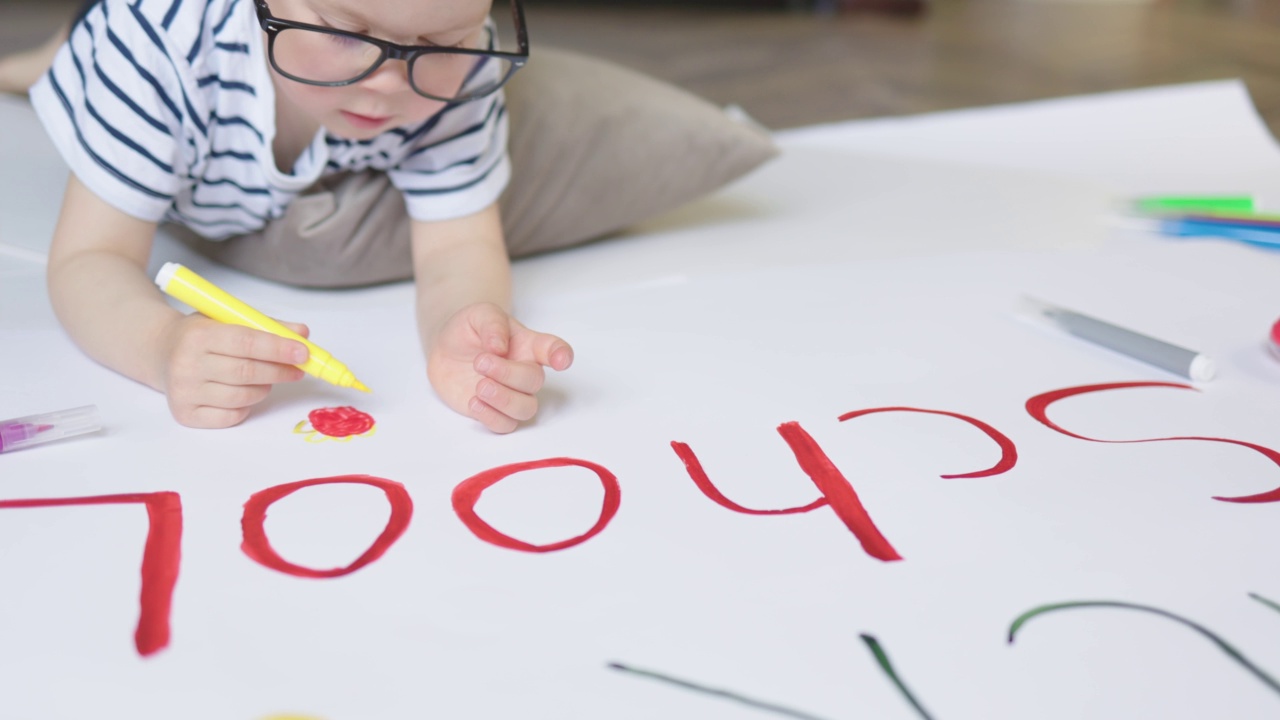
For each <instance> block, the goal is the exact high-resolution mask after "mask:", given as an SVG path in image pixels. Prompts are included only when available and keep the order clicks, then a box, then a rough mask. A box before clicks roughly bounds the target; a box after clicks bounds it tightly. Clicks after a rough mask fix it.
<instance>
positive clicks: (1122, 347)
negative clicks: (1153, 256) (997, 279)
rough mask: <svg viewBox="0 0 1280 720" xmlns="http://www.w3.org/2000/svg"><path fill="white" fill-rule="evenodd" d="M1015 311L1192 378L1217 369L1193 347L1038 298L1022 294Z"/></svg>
mask: <svg viewBox="0 0 1280 720" xmlns="http://www.w3.org/2000/svg"><path fill="white" fill-rule="evenodd" d="M1018 312H1019V314H1020V315H1022V316H1023V317H1026V318H1028V319H1030V320H1034V321H1037V322H1039V323H1041V324H1047V325H1049V326H1051V327H1055V328H1057V329H1059V330H1065V331H1066V332H1068V333H1070V334H1072V335H1075V336H1076V337H1078V338H1081V339H1084V340H1088V341H1089V342H1091V343H1094V344H1096V345H1101V346H1102V347H1105V348H1107V349H1108V350H1113V351H1115V352H1118V353H1120V354H1122V355H1127V356H1128V357H1131V358H1133V359H1134V360H1140V361H1142V362H1145V363H1147V364H1148V365H1154V366H1155V367H1158V368H1160V369H1161V370H1167V371H1168V372H1171V373H1173V374H1175V375H1179V376H1181V377H1184V378H1187V379H1189V380H1193V381H1195V382H1208V381H1209V380H1212V379H1213V376H1214V375H1215V374H1216V372H1217V369H1216V368H1215V367H1214V364H1213V360H1211V359H1210V358H1209V357H1208V356H1206V355H1202V354H1200V353H1198V352H1196V351H1195V350H1188V349H1187V348H1184V347H1179V346H1177V345H1173V344H1171V343H1167V342H1165V341H1163V340H1157V339H1156V338H1153V337H1148V336H1146V335H1143V334H1141V333H1137V332H1134V331H1132V330H1128V329H1126V328H1122V327H1120V326H1118V325H1112V324H1111V323H1108V322H1103V321H1102V320H1098V319H1097V318H1092V317H1089V316H1088V315H1082V314H1080V313H1078V312H1075V311H1072V310H1067V309H1066V308H1061V307H1057V306H1055V305H1050V304H1049V303H1046V302H1044V301H1042V300H1036V299H1035V298H1030V297H1026V296H1023V297H1022V300H1021V301H1020V302H1019V304H1018Z"/></svg>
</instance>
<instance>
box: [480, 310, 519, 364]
mask: <svg viewBox="0 0 1280 720" xmlns="http://www.w3.org/2000/svg"><path fill="white" fill-rule="evenodd" d="M471 327H472V328H473V329H474V330H475V333H476V336H477V337H479V338H480V347H482V348H484V349H485V350H487V351H489V352H491V353H497V354H498V355H506V354H507V349H508V348H509V347H510V340H511V325H510V318H509V317H508V316H507V314H506V313H505V312H503V311H502V309H501V308H499V307H498V306H497V305H487V304H484V305H477V306H475V310H474V312H473V314H472V315H471Z"/></svg>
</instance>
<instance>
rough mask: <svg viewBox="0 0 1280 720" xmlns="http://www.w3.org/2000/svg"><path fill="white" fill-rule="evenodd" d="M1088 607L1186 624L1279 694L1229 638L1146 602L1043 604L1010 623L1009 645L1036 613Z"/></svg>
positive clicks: (1279, 687) (1279, 686)
mask: <svg viewBox="0 0 1280 720" xmlns="http://www.w3.org/2000/svg"><path fill="white" fill-rule="evenodd" d="M1252 597H1254V599H1256V600H1259V601H1261V602H1265V603H1268V604H1271V605H1272V606H1274V607H1276V609H1277V610H1280V606H1275V605H1274V603H1270V601H1266V600H1262V599H1261V598H1260V597H1258V596H1252ZM1086 607H1103V608H1122V609H1125V610H1141V611H1143V612H1149V613H1152V614H1154V615H1159V616H1160V617H1164V618H1168V619H1170V620H1173V621H1175V622H1178V623H1181V624H1182V625H1185V626H1187V627H1189V628H1191V629H1192V630H1195V631H1196V632H1198V633H1200V634H1201V635H1203V636H1204V637H1206V638H1208V639H1209V640H1210V641H1211V642H1212V643H1213V644H1214V645H1217V646H1218V648H1219V649H1220V650H1222V652H1224V653H1226V654H1227V656H1228V657H1230V658H1231V659H1232V660H1235V661H1236V662H1237V663H1239V664H1240V665H1241V666H1243V667H1244V669H1246V670H1248V671H1249V672H1251V673H1253V675H1254V677H1256V678H1258V679H1259V680H1261V681H1262V682H1263V683H1265V684H1266V685H1267V686H1268V687H1270V688H1271V689H1272V690H1273V691H1275V692H1276V693H1280V682H1276V679H1275V678H1273V677H1271V676H1270V675H1268V674H1267V673H1266V672H1264V671H1263V670H1262V668H1260V667H1258V666H1257V665H1254V664H1253V663H1252V662H1250V661H1249V659H1248V658H1246V657H1245V656H1244V655H1243V654H1242V653H1241V652H1240V651H1239V650H1237V649H1235V647H1233V646H1232V645H1231V644H1229V643H1228V642H1227V641H1226V640H1223V639H1222V638H1220V637H1218V636H1217V635H1215V634H1214V633H1213V632H1212V631H1210V630H1209V629H1208V628H1206V627H1204V626H1202V625H1197V624H1196V623H1194V622H1191V621H1190V620H1188V619H1186V618H1184V617H1180V616H1178V615H1174V614H1173V613H1171V612H1168V611H1166V610H1161V609H1159V608H1153V607H1148V606H1146V605H1135V604H1133V603H1125V602H1116V601H1112V600H1083V601H1080V602H1064V603H1056V604H1053V605H1041V606H1040V607H1037V608H1032V609H1030V610H1028V611H1026V612H1025V613H1023V614H1021V615H1019V616H1018V618H1017V619H1016V620H1014V621H1013V624H1012V625H1010V626H1009V644H1010V645H1012V644H1013V639H1014V636H1015V635H1017V634H1018V630H1019V629H1021V628H1022V626H1023V625H1024V624H1026V622H1027V621H1028V620H1030V619H1031V618H1033V617H1036V616H1037V615H1043V614H1045V613H1049V612H1054V611H1056V610H1068V609H1071V608H1086Z"/></svg>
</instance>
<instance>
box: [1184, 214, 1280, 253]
mask: <svg viewBox="0 0 1280 720" xmlns="http://www.w3.org/2000/svg"><path fill="white" fill-rule="evenodd" d="M1160 232H1162V233H1164V234H1165V235H1172V236H1175V237H1216V238H1225V239H1227V240H1235V241H1237V242H1242V243H1245V244H1246V245H1253V246H1255V247H1265V248H1280V230H1263V229H1261V228H1258V227H1242V226H1239V225H1223V224H1220V223H1213V222H1201V221H1197V220H1162V221H1161V222H1160Z"/></svg>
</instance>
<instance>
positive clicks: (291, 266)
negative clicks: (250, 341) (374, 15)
mask: <svg viewBox="0 0 1280 720" xmlns="http://www.w3.org/2000/svg"><path fill="white" fill-rule="evenodd" d="M507 111H508V112H509V113H510V114H511V118H510V124H509V127H510V136H509V137H508V141H507V145H508V149H509V152H510V154H511V165H512V177H511V180H510V182H509V183H508V185H507V190H506V192H505V193H504V194H503V196H502V199H501V206H502V224H503V228H504V231H505V233H506V241H507V247H508V249H509V250H510V253H511V255H512V256H520V255H530V254H533V253H538V252H545V251H547V250H554V249H556V248H562V247H567V246H569V245H576V244H578V243H583V242H586V241H588V240H594V239H596V238H599V237H602V236H604V235H607V234H609V233H611V232H614V231H616V230H620V229H622V228H624V227H626V226H628V225H630V224H632V223H635V222H638V221H640V220H643V219H645V218H648V217H650V216H653V215H657V214H658V213H661V212H664V211H666V210H671V209H673V208H675V207H677V206H679V205H683V204H684V203H686V202H689V201H690V200H693V199H694V198H697V197H699V196H701V195H704V194H706V193H708V192H711V191H712V190H715V189H716V188H718V187H720V186H721V185H724V184H725V183H727V182H729V181H730V180H733V179H734V178H737V177H738V176H740V175H743V174H745V173H746V172H748V171H749V170H751V169H752V168H754V167H756V166H757V165H759V164H760V163H762V162H764V161H765V160H768V159H769V158H771V157H773V156H774V155H776V154H777V148H776V147H775V146H774V144H773V141H772V140H771V139H770V138H769V134H768V133H767V132H765V131H764V130H762V129H760V128H758V127H755V126H753V125H751V124H749V123H747V122H739V121H736V120H733V119H731V118H730V116H729V115H728V114H726V113H725V112H724V111H723V110H721V109H719V108H717V107H716V106H714V105H712V104H710V103H708V102H706V101H705V100H701V99H699V98H697V97H694V96H693V95H691V94H689V93H687V92H684V91H683V90H680V89H678V88H675V87H673V86H671V85H668V84H666V83H662V82H659V81H657V80H654V79H653V78H649V77H646V76H644V75H641V74H640V73H636V72H632V71H630V70H626V69H623V68H621V67H619V66H617V65H614V64H612V63H608V62H605V61H603V60H597V59H594V58H589V57H586V56H583V55H577V54H574V53H570V52H564V51H560V50H548V49H538V50H537V51H536V53H535V55H534V56H533V57H531V58H530V60H529V65H528V67H526V68H524V69H523V70H521V71H520V72H519V73H517V74H516V76H515V77H514V78H512V80H511V83H510V84H509V86H508V89H507ZM409 225H410V223H409V217H408V215H407V214H405V210H404V200H403V198H402V197H401V195H400V193H399V191H398V190H396V189H395V188H394V187H393V186H392V185H391V182H390V180H389V179H388V178H387V176H386V175H385V174H383V173H374V172H361V173H352V174H344V175H333V176H329V177H326V178H323V179H321V181H320V182H319V183H317V184H316V185H315V186H313V187H312V188H310V189H309V190H308V191H307V192H306V193H304V194H303V195H302V196H300V197H298V198H297V199H295V200H294V201H293V202H292V203H290V205H289V207H288V209H287V210H286V211H285V214H284V217H282V218H280V219H278V220H275V221H273V222H271V223H269V224H268V225H267V227H266V228H264V229H263V230H262V231H259V232H255V233H251V234H249V235H246V236H242V237H236V238H231V239H228V240H222V241H217V242H211V241H208V240H204V239H203V238H200V237H199V236H197V235H196V234H195V233H193V232H191V231H190V230H188V229H186V228H183V227H178V226H172V225H170V226H166V228H165V229H166V231H167V232H168V233H169V234H170V235H171V236H173V237H175V238H177V239H179V240H181V241H182V242H185V243H187V244H188V245H190V246H191V247H192V248H194V249H195V250H197V251H198V252H200V253H203V254H204V255H207V256H208V257H210V258H213V259H214V260H217V261H219V262H221V263H223V264H225V265H229V266H231V267H234V268H237V269H240V270H243V271H245V272H247V273H250V274H253V275H257V276H259V277H263V278H267V279H270V280H276V281H279V282H284V283H289V284H291V285H302V286H307V287H353V286H359V285H372V284H376V283H383V282H393V281H397V280H404V279H406V278H408V277H410V276H411V275H412V272H413V263H412V260H411V258H410V251H409V232H410V231H409Z"/></svg>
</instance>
